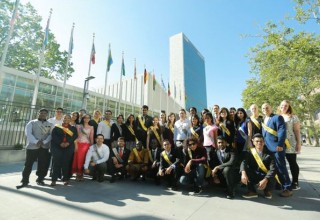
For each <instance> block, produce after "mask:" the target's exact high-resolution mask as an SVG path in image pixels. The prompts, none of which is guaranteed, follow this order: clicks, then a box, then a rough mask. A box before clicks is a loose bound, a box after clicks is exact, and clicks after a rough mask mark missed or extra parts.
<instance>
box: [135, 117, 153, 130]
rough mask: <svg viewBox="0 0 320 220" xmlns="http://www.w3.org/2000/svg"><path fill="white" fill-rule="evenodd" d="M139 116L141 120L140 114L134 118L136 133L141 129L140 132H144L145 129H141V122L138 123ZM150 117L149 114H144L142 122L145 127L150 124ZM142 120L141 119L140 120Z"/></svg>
mask: <svg viewBox="0 0 320 220" xmlns="http://www.w3.org/2000/svg"><path fill="white" fill-rule="evenodd" d="M139 117H140V119H141V120H142V118H141V117H142V115H140V116H138V117H137V118H136V120H135V122H136V128H137V131H138V133H140V132H141V131H142V132H146V131H145V130H143V128H142V126H141V124H140V121H139ZM152 120H153V119H152V117H151V116H149V115H146V116H145V122H144V124H145V126H146V127H147V128H149V127H150V126H151V125H152ZM142 121H143V120H142Z"/></svg>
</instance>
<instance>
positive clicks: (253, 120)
mask: <svg viewBox="0 0 320 220" xmlns="http://www.w3.org/2000/svg"><path fill="white" fill-rule="evenodd" d="M250 119H251V121H252V122H253V123H254V124H255V125H256V126H257V128H259V129H260V128H261V126H260V123H259V122H258V120H257V119H255V118H254V117H253V116H251V117H250Z"/></svg>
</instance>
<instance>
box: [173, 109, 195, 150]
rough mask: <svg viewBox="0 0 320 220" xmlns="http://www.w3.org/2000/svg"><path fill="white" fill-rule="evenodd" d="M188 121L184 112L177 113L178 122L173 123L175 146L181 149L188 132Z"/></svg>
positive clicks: (182, 110)
mask: <svg viewBox="0 0 320 220" xmlns="http://www.w3.org/2000/svg"><path fill="white" fill-rule="evenodd" d="M190 125H191V123H190V121H189V119H187V117H186V110H184V109H181V110H180V111H179V120H177V121H176V122H175V123H174V138H173V139H174V142H175V146H176V147H178V148H180V149H182V145H183V142H184V140H186V139H187V137H188V133H189V130H190Z"/></svg>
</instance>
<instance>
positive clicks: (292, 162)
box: [286, 154, 300, 183]
mask: <svg viewBox="0 0 320 220" xmlns="http://www.w3.org/2000/svg"><path fill="white" fill-rule="evenodd" d="M286 158H287V161H288V163H289V166H290V172H291V175H292V182H293V183H298V178H299V171H300V168H299V165H298V163H297V154H286Z"/></svg>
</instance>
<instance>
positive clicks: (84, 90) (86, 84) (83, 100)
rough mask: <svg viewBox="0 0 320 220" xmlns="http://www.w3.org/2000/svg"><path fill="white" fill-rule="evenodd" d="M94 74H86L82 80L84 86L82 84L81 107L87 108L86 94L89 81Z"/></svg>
mask: <svg viewBox="0 0 320 220" xmlns="http://www.w3.org/2000/svg"><path fill="white" fill-rule="evenodd" d="M94 78H95V77H94V76H88V77H87V78H85V80H84V86H83V98H82V106H81V108H82V109H86V108H87V99H88V94H89V81H90V80H92V79H94Z"/></svg>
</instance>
